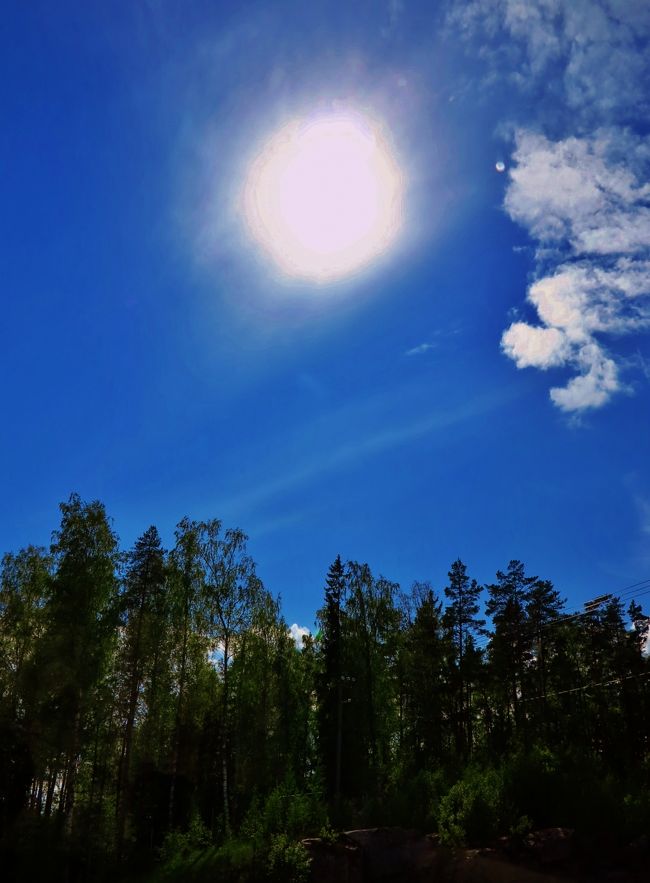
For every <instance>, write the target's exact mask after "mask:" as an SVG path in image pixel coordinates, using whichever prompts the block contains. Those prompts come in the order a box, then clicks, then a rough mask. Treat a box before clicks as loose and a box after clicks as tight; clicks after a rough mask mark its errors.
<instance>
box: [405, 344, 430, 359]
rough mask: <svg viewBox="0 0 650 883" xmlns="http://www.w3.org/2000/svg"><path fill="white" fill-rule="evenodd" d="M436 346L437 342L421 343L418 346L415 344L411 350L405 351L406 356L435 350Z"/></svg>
mask: <svg viewBox="0 0 650 883" xmlns="http://www.w3.org/2000/svg"><path fill="white" fill-rule="evenodd" d="M435 348H436V344H435V343H421V344H419V345H418V346H414V347H413V348H412V349H410V350H406V352H405V353H404V355H405V356H421V355H423V354H424V353H428V352H429V350H433V349H435Z"/></svg>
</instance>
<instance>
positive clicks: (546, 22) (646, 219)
mask: <svg viewBox="0 0 650 883" xmlns="http://www.w3.org/2000/svg"><path fill="white" fill-rule="evenodd" d="M449 23H450V26H451V27H452V28H453V29H455V30H456V31H457V32H460V34H461V35H462V36H463V37H464V38H465V39H466V40H467V42H468V45H469V47H470V50H471V52H472V54H473V55H474V56H478V57H479V58H481V59H482V60H483V62H484V63H485V64H486V66H487V76H486V78H485V79H484V80H483V85H484V86H486V85H487V86H488V87H490V86H494V85H499V86H501V87H502V86H504V84H510V85H514V86H515V88H517V89H520V90H521V91H522V92H527V93H529V94H531V95H534V102H530V104H531V105H532V107H533V108H534V110H533V113H534V114H535V117H536V123H535V126H534V127H533V126H530V125H529V126H527V127H523V128H520V129H519V131H518V132H517V134H516V142H515V150H514V154H513V160H514V162H513V164H512V165H511V167H510V172H509V175H508V187H507V191H506V196H505V201H504V205H505V209H506V211H507V213H508V214H509V216H510V217H511V218H512V220H513V221H515V222H517V223H518V224H520V225H521V226H523V227H525V228H526V229H527V230H528V232H529V233H530V235H531V237H532V238H533V240H535V242H536V258H537V275H538V278H537V280H536V281H535V282H534V283H533V284H532V285H531V286H530V288H529V290H528V293H527V300H528V303H529V304H530V305H531V306H532V307H533V308H534V310H535V312H536V320H535V321H533V322H524V321H515V322H513V323H512V324H511V325H510V327H509V328H508V329H507V330H506V331H505V333H504V334H503V336H502V340H501V346H502V349H503V351H504V353H505V354H506V355H507V356H508V357H509V358H511V359H513V360H514V362H515V364H516V365H517V367H518V368H526V367H535V368H540V369H544V370H545V369H548V368H560V367H565V368H569V369H571V370H573V372H574V376H573V377H571V378H570V379H569V380H568V382H567V383H566V385H565V386H558V387H555V388H553V389H552V390H551V393H550V395H551V399H552V401H553V402H554V403H555V404H556V405H557V406H558V407H559V408H561V409H563V410H565V411H581V410H583V409H585V408H597V407H601V406H602V405H604V404H605V403H606V402H607V401H608V400H609V399H610V398H611V397H612V396H613V395H614V394H615V393H617V392H619V391H621V390H623V389H625V388H626V386H625V384H623V383H622V381H621V379H620V374H621V372H622V370H623V367H624V360H623V359H621V358H620V357H619V356H617V354H616V353H615V352H612V351H611V349H612V346H613V343H614V340H615V337H616V335H620V334H623V333H627V334H629V333H633V332H639V331H641V330H644V329H646V328H647V327H648V326H649V325H650V302H649V301H650V184H649V183H648V181H649V180H650V138H648V137H647V136H642V135H640V134H639V133H638V132H635V131H634V130H633V129H632V128H631V126H632V124H633V123H634V124H639V125H640V128H641V131H644V130H645V131H647V123H648V121H649V120H650V52H648V51H647V49H648V41H649V40H650V4H649V3H648V2H647V0H457V2H453V3H452V11H451V13H450V15H449ZM547 124H548V125H550V126H551V127H552V130H553V132H554V133H556V134H555V135H554V137H553V138H549V137H547V136H546V135H545V134H544V129H545V125H547ZM558 132H563V133H564V136H563V137H558V135H557V133H558ZM518 318H519V317H518ZM626 367H628V368H629V367H630V366H629V360H628V363H627V365H626Z"/></svg>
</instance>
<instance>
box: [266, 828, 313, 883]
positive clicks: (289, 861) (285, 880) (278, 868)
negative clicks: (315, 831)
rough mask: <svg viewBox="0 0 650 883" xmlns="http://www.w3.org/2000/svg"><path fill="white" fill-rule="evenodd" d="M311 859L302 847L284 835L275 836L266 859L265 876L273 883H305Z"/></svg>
mask: <svg viewBox="0 0 650 883" xmlns="http://www.w3.org/2000/svg"><path fill="white" fill-rule="evenodd" d="M310 865H311V859H310V857H309V853H308V852H307V850H306V849H305V847H304V846H303V845H302V843H297V842H296V841H295V840H291V839H290V838H289V837H288V836H287V835H286V834H276V836H275V837H274V838H273V839H272V841H271V848H270V849H269V855H268V859H267V865H266V868H267V875H268V878H269V880H272V881H274V883H306V881H307V880H308V879H309V868H310Z"/></svg>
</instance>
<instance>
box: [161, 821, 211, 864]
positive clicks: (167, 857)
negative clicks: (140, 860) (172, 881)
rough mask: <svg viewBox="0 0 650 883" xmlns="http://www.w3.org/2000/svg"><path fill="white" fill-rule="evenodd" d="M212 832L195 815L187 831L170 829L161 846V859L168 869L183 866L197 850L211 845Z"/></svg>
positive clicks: (199, 850)
mask: <svg viewBox="0 0 650 883" xmlns="http://www.w3.org/2000/svg"><path fill="white" fill-rule="evenodd" d="M210 842H211V838H210V832H209V831H208V829H207V828H206V827H205V825H204V824H203V822H202V821H201V819H200V818H199V817H198V816H194V818H193V819H192V821H191V822H190V825H189V827H188V829H187V831H170V832H169V833H168V834H167V836H166V837H165V839H164V841H163V845H162V846H161V848H160V860H161V862H162V864H163V867H165V869H166V870H168V871H174V870H176V869H177V868H179V867H180V866H182V865H183V864H184V863H185V862H186V861H187V860H188V859H189V857H190V856H191V855H192V854H193V853H195V852H201V851H202V850H204V849H207V848H208V846H209V845H210Z"/></svg>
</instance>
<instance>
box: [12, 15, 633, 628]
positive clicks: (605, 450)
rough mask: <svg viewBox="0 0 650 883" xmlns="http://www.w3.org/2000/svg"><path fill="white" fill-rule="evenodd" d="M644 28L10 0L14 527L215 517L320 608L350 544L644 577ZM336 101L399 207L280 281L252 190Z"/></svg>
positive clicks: (292, 610) (402, 574)
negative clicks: (389, 218) (254, 218)
mask: <svg viewBox="0 0 650 883" xmlns="http://www.w3.org/2000/svg"><path fill="white" fill-rule="evenodd" d="M649 38H650V12H649V11H648V7H647V4H646V3H643V2H638V3H637V2H634V0H624V2H623V0H590V2H580V0H572V2H568V0H566V2H564V0H526V2H523V0H475V2H465V3H458V2H456V3H454V2H449V3H411V2H407V0H404V2H399V0H397V2H395V0H394V2H385V3H380V2H372V3H371V2H356V3H345V4H344V3H339V2H313V3H310V4H305V3H298V2H296V3H293V2H274V3H246V2H238V3H214V2H213V3H201V2H190V0H186V2H182V3H181V2H165V0H160V2H153V0H152V2H141V3H132V2H128V3H127V2H124V3H119V2H117V3H111V4H99V3H87V4H79V3H64V2H62V3H59V4H56V5H53V4H51V3H38V2H35V3H30V4H25V3H11V2H10V3H8V4H7V5H6V6H5V11H4V15H3V23H2V29H1V30H0V70H1V73H2V76H1V77H0V93H1V96H2V108H3V126H2V134H1V135H0V164H1V168H2V177H1V184H0V187H1V199H2V207H3V211H2V216H1V221H0V223H1V224H2V238H1V240H0V266H1V267H2V304H3V310H2V324H1V326H0V334H1V346H0V369H1V372H2V373H1V377H2V393H3V396H2V399H3V419H2V428H1V430H0V454H1V458H0V463H1V467H0V468H1V473H0V480H1V486H2V507H1V510H0V539H1V545H2V548H3V549H4V550H8V549H16V548H18V547H20V546H22V545H25V544H27V543H29V542H35V543H43V544H46V543H48V542H49V538H50V532H51V530H52V529H53V528H54V527H55V526H56V524H57V520H58V513H57V504H58V502H59V501H61V500H63V499H66V498H67V496H68V495H69V493H70V492H71V491H72V490H76V491H78V492H79V493H80V494H81V495H82V497H84V498H86V499H94V498H100V499H102V500H103V501H104V502H105V503H106V506H107V509H108V511H109V513H110V514H111V515H112V516H113V518H114V520H115V526H116V529H117V531H118V533H119V534H120V537H121V539H122V542H123V544H124V545H128V544H130V543H131V542H132V541H133V540H134V539H135V538H136V536H138V535H139V534H140V533H141V532H142V531H143V530H144V529H146V527H147V526H148V525H149V524H150V523H152V522H155V523H156V524H157V525H158V527H159V529H160V531H161V533H162V534H163V536H164V538H165V539H166V541H168V542H170V541H171V539H172V536H173V528H174V525H175V523H176V522H177V521H178V520H179V519H180V518H181V517H182V516H183V515H185V514H187V515H189V516H191V517H196V518H203V517H219V518H222V519H223V520H224V522H225V523H226V524H228V525H238V526H241V527H242V528H243V529H244V530H245V531H246V532H247V533H248V534H249V536H250V551H251V553H252V554H253V556H254V558H255V559H256V561H257V562H258V567H259V572H260V575H261V576H262V578H263V580H264V582H265V584H266V585H267V587H268V588H269V589H270V590H271V591H272V592H274V593H281V594H282V598H283V608H284V612H285V615H286V617H287V619H288V620H289V622H299V623H301V624H307V625H309V624H311V623H312V622H313V615H314V611H315V610H316V609H317V607H318V606H319V605H320V601H321V597H322V586H323V580H324V574H325V572H326V570H327V567H328V565H329V563H330V562H331V561H332V560H333V558H334V557H335V556H336V555H337V554H339V553H340V554H341V555H342V556H343V557H344V558H354V559H358V560H365V561H367V562H368V563H369V564H370V566H371V567H372V569H373V571H376V572H377V573H382V574H383V575H385V576H387V577H390V578H392V579H395V580H397V581H399V582H401V583H402V584H403V585H404V586H405V587H407V586H409V585H410V583H411V582H412V581H413V580H414V579H429V580H431V581H432V583H433V584H434V586H436V587H437V588H439V589H442V587H443V586H444V584H445V577H446V572H447V569H448V567H449V564H450V563H451V561H452V560H454V559H455V558H456V557H458V556H460V557H462V558H463V560H464V561H465V562H466V563H467V565H468V569H469V572H470V573H471V575H472V576H475V577H476V578H477V579H478V580H479V581H481V582H487V581H489V580H491V579H492V577H493V575H494V572H495V570H496V569H497V568H503V567H505V566H506V565H507V562H508V560H509V559H510V558H520V559H521V560H523V561H524V562H525V563H526V565H527V568H528V569H529V571H530V572H531V573H537V574H539V575H540V576H543V577H545V578H549V579H552V580H553V581H554V582H555V584H556V585H557V587H558V588H559V589H560V590H561V592H562V593H563V594H564V595H565V596H566V597H567V598H568V599H569V605H570V606H571V607H575V606H577V605H579V604H580V603H582V601H583V600H585V599H586V598H588V597H593V596H594V595H596V594H600V593H601V592H603V591H610V590H614V589H616V588H619V587H623V586H626V585H628V584H630V583H634V582H636V581H638V580H641V579H645V578H647V577H649V576H650V474H649V470H648V459H649V458H648V452H649V449H650V414H649V407H648V406H649V405H650V346H649V343H648V336H647V331H648V325H649V319H650V297H649V295H650V185H649V184H648V183H647V182H648V180H649V175H648V171H649V169H650V138H649V133H650V127H649V121H650V113H649V108H648V103H649V101H650V81H649V80H650V52H649V51H648V42H649ZM341 105H345V106H350V107H353V108H355V109H357V110H359V111H361V112H368V113H371V114H372V115H374V116H375V117H378V118H380V119H381V120H382V121H383V124H384V126H385V128H386V131H387V132H390V134H391V139H392V143H393V146H394V151H395V155H396V157H397V158H398V160H399V163H400V166H401V168H402V171H403V174H404V179H405V182H406V192H405V202H404V226H403V231H402V235H401V237H400V239H399V241H398V242H397V243H396V244H395V246H394V247H393V248H392V249H390V250H389V251H388V252H387V253H386V255H385V256H383V257H382V258H381V259H380V260H377V261H376V262H374V263H373V264H372V265H371V266H370V267H369V268H368V269H367V270H366V271H364V272H363V273H359V274H358V275H356V276H354V277H352V278H351V279H348V280H347V281H344V282H339V283H336V284H332V285H329V286H323V285H320V286H319V285H310V284H307V283H304V282H301V283H298V282H293V283H291V282H287V281H286V280H282V279H281V278H279V277H278V275H277V273H276V272H275V271H274V270H273V268H272V266H270V265H269V263H268V261H267V259H266V258H265V257H264V255H263V254H262V253H260V251H259V249H258V248H257V247H256V246H255V244H254V243H253V242H251V240H250V238H249V237H248V235H247V233H246V230H245V229H244V227H243V225H242V221H241V217H240V214H239V211H238V202H237V200H238V194H239V193H240V189H241V186H242V181H243V179H244V177H245V175H246V169H247V167H248V164H249V163H250V162H251V159H252V158H253V157H254V156H255V154H256V152H257V151H259V147H260V144H261V143H262V142H263V141H264V139H265V138H268V137H269V136H270V135H272V134H273V132H274V131H275V130H276V129H277V127H278V126H280V125H282V124H283V123H285V122H286V121H287V120H288V119H291V118H293V117H295V116H300V115H301V114H305V113H312V112H314V111H321V112H322V111H327V110H328V109H330V108H332V107H338V106H341ZM497 162H503V163H504V165H505V170H504V171H503V172H501V173H499V172H497V171H496V168H495V166H496V163H497Z"/></svg>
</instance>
